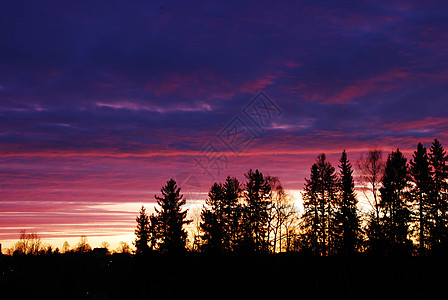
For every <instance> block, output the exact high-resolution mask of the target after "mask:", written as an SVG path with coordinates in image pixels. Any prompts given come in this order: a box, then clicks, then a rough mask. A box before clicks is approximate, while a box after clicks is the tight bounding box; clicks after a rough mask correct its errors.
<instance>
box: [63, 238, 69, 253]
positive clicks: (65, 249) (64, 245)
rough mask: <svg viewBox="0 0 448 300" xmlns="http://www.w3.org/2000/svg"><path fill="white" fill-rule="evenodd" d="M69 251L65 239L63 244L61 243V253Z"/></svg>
mask: <svg viewBox="0 0 448 300" xmlns="http://www.w3.org/2000/svg"><path fill="white" fill-rule="evenodd" d="M69 251H70V244H69V243H68V242H67V241H65V242H64V244H63V245H62V253H67V252H69Z"/></svg>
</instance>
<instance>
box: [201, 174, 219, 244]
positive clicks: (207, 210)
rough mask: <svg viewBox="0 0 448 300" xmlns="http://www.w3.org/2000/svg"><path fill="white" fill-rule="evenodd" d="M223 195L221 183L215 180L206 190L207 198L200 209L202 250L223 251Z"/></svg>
mask: <svg viewBox="0 0 448 300" xmlns="http://www.w3.org/2000/svg"><path fill="white" fill-rule="evenodd" d="M223 196H224V191H223V186H222V184H220V183H217V182H215V183H214V184H213V185H212V187H211V188H210V191H209V192H208V199H207V200H205V205H204V206H203V208H202V211H201V223H200V228H201V230H202V232H203V235H202V236H201V239H202V250H203V251H206V252H209V253H222V252H224V251H225V249H224V248H225V245H224V240H225V237H224V235H225V233H224V227H225V225H224V220H223Z"/></svg>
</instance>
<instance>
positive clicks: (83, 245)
mask: <svg viewBox="0 0 448 300" xmlns="http://www.w3.org/2000/svg"><path fill="white" fill-rule="evenodd" d="M90 251H92V247H90V245H89V243H88V242H87V237H86V236H85V235H81V238H80V239H79V242H78V244H77V245H76V248H75V252H77V253H85V252H90Z"/></svg>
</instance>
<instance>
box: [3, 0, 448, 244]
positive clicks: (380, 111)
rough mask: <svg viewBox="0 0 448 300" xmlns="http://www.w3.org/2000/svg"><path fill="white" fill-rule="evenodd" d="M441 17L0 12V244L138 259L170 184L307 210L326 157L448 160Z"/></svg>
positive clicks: (343, 7) (163, 7) (48, 6)
mask: <svg viewBox="0 0 448 300" xmlns="http://www.w3.org/2000/svg"><path fill="white" fill-rule="evenodd" d="M447 81H448V2H446V1H431V0H426V1H220V2H217V1H203V2H199V1H137V0H132V1H114V0H108V1H66V2H65V3H64V1H45V0H44V1H9V0H5V1H1V3H0V243H2V244H3V247H9V246H11V245H12V244H13V243H14V241H15V240H17V239H18V236H19V230H20V229H26V230H27V231H36V232H37V233H38V234H39V235H40V236H41V237H42V240H43V241H44V242H47V243H50V244H53V245H55V246H58V247H61V246H62V243H63V242H64V241H65V240H67V241H69V243H70V244H71V245H72V246H74V244H75V243H76V242H77V240H78V239H79V236H80V235H86V236H87V238H88V240H89V241H90V242H91V244H92V246H98V245H99V243H100V242H101V241H109V242H110V243H111V244H112V247H114V246H116V245H118V242H119V241H126V242H128V243H129V244H131V242H132V240H133V239H134V236H133V230H134V228H135V217H136V215H137V213H138V209H139V207H140V206H141V205H145V206H146V207H148V208H149V210H151V207H152V206H153V204H154V202H155V200H154V195H155V194H158V195H160V188H161V187H162V186H163V185H164V184H165V183H166V181H167V180H168V179H170V178H175V179H176V180H177V182H178V184H179V185H180V187H181V188H182V193H183V194H184V196H185V198H186V199H187V207H189V208H190V209H191V210H193V208H196V210H197V209H198V207H200V205H201V201H203V200H204V199H205V198H206V197H207V192H208V189H209V187H210V185H211V183H212V182H214V181H223V180H225V178H226V176H227V175H231V176H236V177H237V178H239V179H240V180H241V181H244V173H245V172H247V171H248V170H249V169H250V168H252V169H259V170H260V171H261V172H263V173H264V174H269V175H272V176H278V177H279V178H280V180H281V182H282V183H283V186H284V188H285V189H287V190H288V191H290V192H291V193H292V194H293V195H294V196H295V197H297V198H300V197H299V196H300V190H301V189H302V188H303V184H304V178H305V177H308V175H309V170H310V167H311V165H312V164H313V162H314V160H315V158H316V156H317V155H318V154H319V153H326V154H327V157H328V159H329V160H330V161H331V162H332V163H333V165H334V166H337V164H338V158H339V157H340V154H341V152H342V150H344V149H346V151H347V153H348V157H349V159H350V160H351V161H352V163H353V164H354V162H355V161H356V160H357V159H359V157H360V155H361V153H363V152H365V151H367V150H368V149H372V148H375V147H377V148H380V149H382V150H383V151H384V153H385V156H386V155H387V153H389V152H390V151H391V150H393V149H396V148H400V149H401V150H402V151H403V152H404V153H405V155H406V156H407V158H408V159H410V158H411V156H412V151H413V150H414V149H415V148H416V145H417V143H418V142H422V143H423V144H424V145H425V146H426V147H430V145H431V142H432V141H433V140H434V138H437V139H439V140H440V141H441V143H442V145H445V146H446V147H448V134H447V129H448V107H447V105H446V104H447V103H448V84H447Z"/></svg>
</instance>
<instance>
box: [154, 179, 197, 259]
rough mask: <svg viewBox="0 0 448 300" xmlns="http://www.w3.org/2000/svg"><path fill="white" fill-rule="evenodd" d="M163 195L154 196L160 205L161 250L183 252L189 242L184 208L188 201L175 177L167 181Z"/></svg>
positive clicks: (188, 221)
mask: <svg viewBox="0 0 448 300" xmlns="http://www.w3.org/2000/svg"><path fill="white" fill-rule="evenodd" d="M161 192H162V196H161V197H159V196H157V195H156V196H154V197H155V198H156V200H157V204H158V206H159V207H156V208H155V211H156V215H155V216H154V219H155V220H157V234H156V235H157V241H158V247H159V250H160V251H161V252H167V253H178V252H183V251H184V250H185V247H186V242H187V232H186V231H185V229H184V228H183V225H184V224H189V223H190V222H191V221H190V220H187V219H186V218H187V210H182V206H183V205H185V203H186V201H185V199H183V195H180V188H178V187H177V183H176V181H175V180H174V179H170V180H168V181H167V183H166V185H165V186H164V187H162V189H161Z"/></svg>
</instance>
